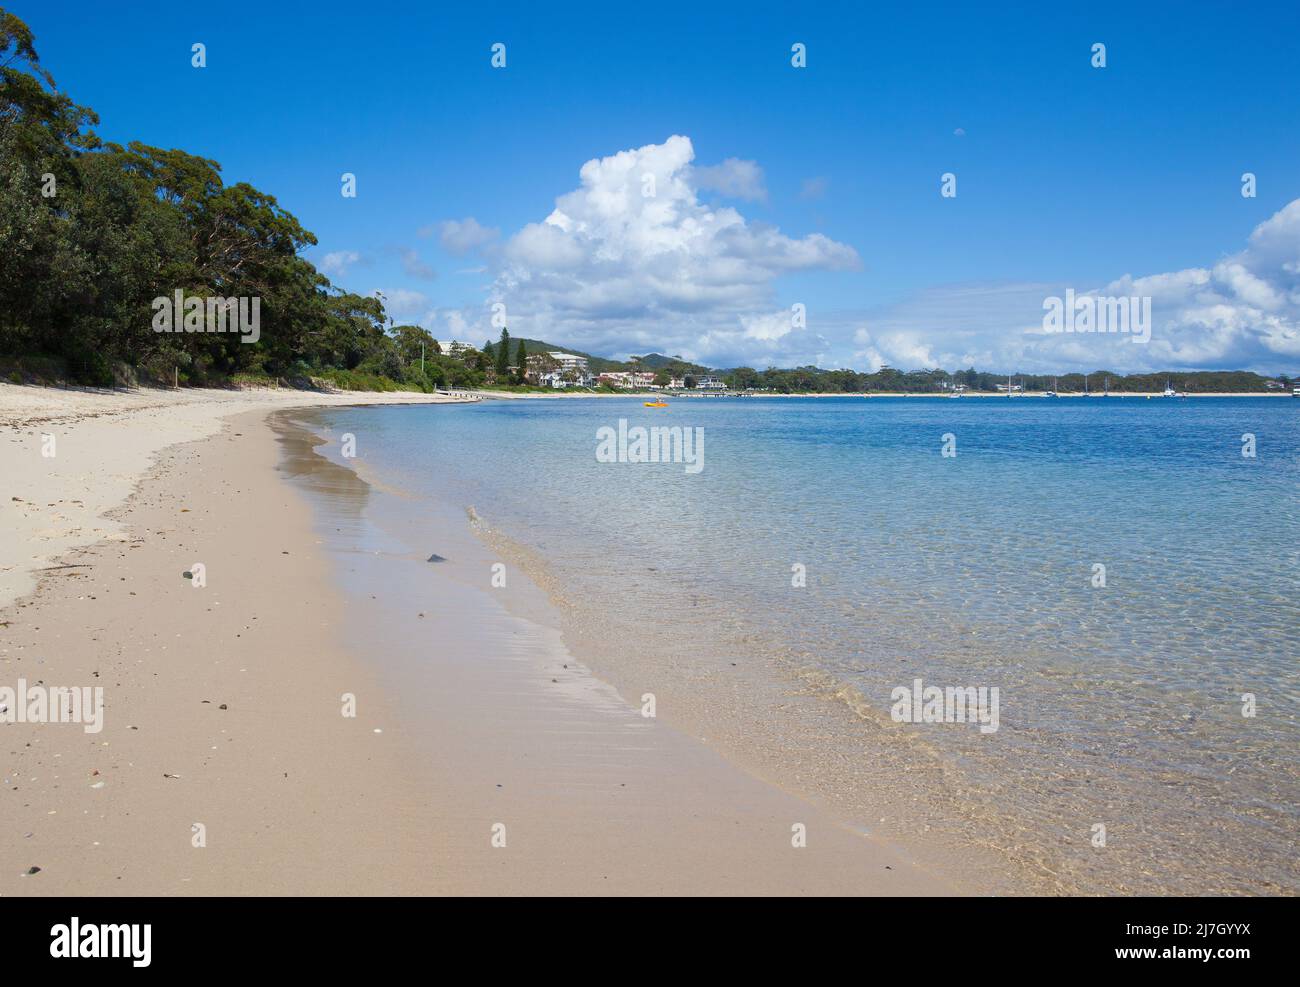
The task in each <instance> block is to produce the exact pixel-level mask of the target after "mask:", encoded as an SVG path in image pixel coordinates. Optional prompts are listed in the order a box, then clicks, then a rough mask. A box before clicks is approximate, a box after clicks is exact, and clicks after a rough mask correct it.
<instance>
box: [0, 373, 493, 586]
mask: <svg viewBox="0 0 1300 987" xmlns="http://www.w3.org/2000/svg"><path fill="white" fill-rule="evenodd" d="M465 400H469V399H466V398H453V397H448V396H444V395H429V394H421V393H417V392H405V391H401V392H384V393H378V394H369V393H366V394H354V393H351V392H349V393H337V394H336V393H323V392H314V391H288V390H278V389H276V390H248V391H226V390H211V389H198V388H195V389H187V390H182V391H170V390H157V389H149V388H141V389H136V390H132V391H96V390H89V389H71V390H63V389H56V388H38V387H28V386H23V385H14V384H5V383H0V457H2V459H3V464H4V476H5V479H6V484H5V490H4V496H3V497H2V498H0V510H2V511H3V512H4V524H3V525H2V526H0V606H5V605H7V604H9V603H12V602H13V601H14V600H16V599H17V598H19V597H20V596H23V595H25V594H27V593H30V592H32V590H33V589H35V586H36V581H35V577H34V573H36V572H37V571H38V570H40V569H42V568H46V567H48V566H50V565H51V564H52V563H53V561H54V559H55V558H56V557H58V556H59V555H61V554H63V553H66V552H69V551H72V550H74V549H78V548H82V547H85V546H87V545H92V544H94V543H95V542H97V541H100V540H102V539H105V538H108V539H114V540H117V541H121V540H122V539H123V538H124V533H123V531H122V529H121V526H120V525H117V524H115V523H114V522H112V521H111V520H109V519H107V518H106V517H105V515H106V514H108V512H110V511H112V510H113V509H114V508H116V507H118V506H120V505H121V504H122V503H124V502H125V501H126V499H127V498H128V497H129V496H130V495H131V492H132V490H133V488H134V486H135V483H136V482H137V480H138V479H139V478H140V477H142V476H144V475H145V474H146V473H147V472H148V471H149V469H150V468H151V467H152V465H153V463H154V461H155V459H156V457H157V456H158V455H159V453H161V452H162V450H164V449H166V448H167V447H169V446H171V445H174V444H176V443H178V442H187V441H192V440H194V439H199V438H203V437H206V436H210V435H213V434H216V433H217V432H218V431H220V429H221V427H222V421H223V419H225V418H227V417H230V416H232V415H235V414H239V413H240V412H243V411H250V410H255V409H260V408H266V409H274V408H283V407H325V406H340V405H360V404H445V403H456V402H462V401H465Z"/></svg>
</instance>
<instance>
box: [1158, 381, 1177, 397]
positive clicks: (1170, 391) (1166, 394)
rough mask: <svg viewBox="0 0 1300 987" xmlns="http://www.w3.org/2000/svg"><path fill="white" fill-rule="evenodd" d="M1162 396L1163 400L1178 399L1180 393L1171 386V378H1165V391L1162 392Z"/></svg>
mask: <svg viewBox="0 0 1300 987" xmlns="http://www.w3.org/2000/svg"><path fill="white" fill-rule="evenodd" d="M1160 396H1161V397H1162V398H1176V397H1178V392H1177V391H1175V390H1174V389H1173V388H1172V387H1170V386H1169V378H1167V377H1166V378H1165V389H1164V390H1163V391H1162V392H1161V394H1160Z"/></svg>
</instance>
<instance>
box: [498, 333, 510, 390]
mask: <svg viewBox="0 0 1300 987" xmlns="http://www.w3.org/2000/svg"><path fill="white" fill-rule="evenodd" d="M496 358H497V380H498V381H501V382H502V383H504V382H505V379H506V373H507V372H508V371H509V368H510V330H509V329H506V328H504V327H502V329H501V342H500V344H499V345H498V346H497V347H496Z"/></svg>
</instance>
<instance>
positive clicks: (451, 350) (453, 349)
mask: <svg viewBox="0 0 1300 987" xmlns="http://www.w3.org/2000/svg"><path fill="white" fill-rule="evenodd" d="M437 342H438V350H439V352H441V353H443V354H445V355H446V356H457V355H458V354H460V353H464V352H465V351H466V350H472V349H473V348H474V347H473V346H471V345H470V344H469V343H462V342H461V341H460V340H459V339H439V340H438V341H437Z"/></svg>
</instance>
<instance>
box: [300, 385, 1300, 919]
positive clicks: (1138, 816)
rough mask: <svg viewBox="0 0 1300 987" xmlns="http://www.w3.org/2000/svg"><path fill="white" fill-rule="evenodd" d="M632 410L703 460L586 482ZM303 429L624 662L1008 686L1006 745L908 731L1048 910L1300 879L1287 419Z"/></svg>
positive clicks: (864, 698)
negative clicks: (635, 646)
mask: <svg viewBox="0 0 1300 987" xmlns="http://www.w3.org/2000/svg"><path fill="white" fill-rule="evenodd" d="M620 418H626V419H628V421H629V423H630V424H631V425H637V424H645V425H655V424H657V425H683V426H688V427H695V426H699V427H702V428H703V429H704V437H705V441H704V468H703V470H702V471H701V472H699V473H698V474H690V473H687V472H686V471H685V469H684V467H683V465H682V464H680V463H679V464H639V463H602V462H598V461H597V458H596V446H597V435H596V432H597V429H598V428H600V427H601V426H612V427H617V424H618V420H619V419H620ZM323 419H324V420H325V422H326V423H327V424H328V425H329V426H330V427H331V429H332V430H333V431H334V432H335V433H338V432H340V431H349V432H352V433H354V434H356V435H357V443H358V453H359V458H360V459H362V460H363V461H364V463H365V464H366V466H367V468H368V469H370V470H372V471H374V472H375V473H376V474H377V475H378V476H380V477H382V478H384V479H385V480H388V481H390V482H392V483H394V484H395V485H398V486H400V487H402V488H404V489H406V490H408V491H411V492H415V493H417V494H428V495H429V496H431V497H433V498H435V499H438V500H440V501H442V502H444V503H453V504H456V505H459V506H465V505H473V506H474V507H475V508H476V510H477V511H478V512H479V513H480V514H481V515H483V517H484V518H486V519H488V520H489V521H490V522H491V523H492V524H493V525H494V526H495V527H497V528H499V529H501V530H502V531H504V532H505V533H506V534H508V535H509V536H511V537H512V538H514V539H515V540H517V541H519V542H521V543H523V544H524V545H527V546H529V547H531V548H533V549H535V550H536V551H537V552H538V553H539V554H540V555H541V556H542V557H543V558H544V559H545V560H546V561H547V563H548V565H549V567H550V568H551V569H552V570H553V572H554V573H555V575H556V577H557V578H558V580H559V582H560V584H561V585H563V586H564V587H565V595H566V597H567V598H568V599H570V600H574V601H578V605H579V606H580V607H585V608H588V609H590V610H591V611H592V612H593V613H603V614H606V615H611V614H612V615H616V616H617V617H618V618H619V620H620V622H621V624H622V625H623V626H624V627H625V628H627V629H629V630H632V631H634V632H635V634H636V635H637V637H638V643H639V645H640V646H641V647H645V648H653V649H663V648H672V647H676V648H678V649H679V650H680V651H682V653H683V654H685V655H687V656H688V657H687V658H686V659H684V660H689V655H691V654H695V655H698V656H700V658H701V660H706V658H707V657H710V656H712V657H716V656H717V655H720V654H733V653H739V652H744V653H745V654H747V655H755V654H757V655H765V656H769V657H771V658H772V659H773V660H774V661H776V660H779V661H783V662H787V663H792V667H797V668H800V669H813V670H818V671H820V672H821V673H824V675H825V676H826V677H827V678H828V679H829V680H832V681H834V682H836V683H843V684H846V685H849V686H852V687H853V690H856V691H855V692H854V695H855V697H857V698H856V699H855V702H854V709H855V711H856V714H857V715H859V716H867V717H871V716H876V717H879V718H880V719H881V721H882V722H889V711H890V707H891V699H890V692H891V690H892V689H893V688H895V687H898V686H910V684H911V682H912V680H913V679H914V678H918V677H919V678H922V679H923V680H924V682H925V683H926V684H934V685H939V686H976V687H980V686H987V687H997V688H998V689H999V692H1000V697H1001V699H1000V721H1001V722H1000V727H999V729H998V731H997V732H996V733H992V734H983V733H980V732H979V731H978V730H976V729H975V728H973V727H972V726H970V725H968V724H921V725H915V726H912V727H909V729H912V730H914V731H917V732H920V731H924V736H925V739H926V742H927V751H929V752H930V753H933V752H935V751H937V752H938V755H939V756H941V757H943V758H945V759H947V760H948V761H949V762H950V764H951V765H952V767H953V770H954V771H955V772H957V773H958V774H959V776H960V777H961V778H962V779H963V781H962V788H963V791H962V794H961V798H960V800H959V801H961V802H963V803H966V804H968V805H969V807H970V808H971V809H972V810H974V809H975V808H977V807H978V808H981V809H984V810H988V811H987V812H986V813H982V814H981V815H980V818H981V823H980V825H981V826H984V827H993V828H994V829H997V828H999V827H1000V828H1002V829H1004V830H1006V831H1005V832H995V833H991V834H986V837H985V840H984V842H986V843H987V844H989V845H996V846H1011V845H1014V846H1016V847H1019V848H1026V847H1028V848H1029V849H1028V851H1027V852H1028V855H1029V856H1030V857H1032V858H1033V859H1034V860H1036V861H1038V862H1039V863H1040V864H1042V866H1043V868H1044V869H1045V870H1046V871H1047V872H1048V873H1050V874H1052V875H1054V876H1056V877H1057V878H1059V884H1058V886H1059V887H1060V888H1061V889H1062V890H1074V891H1077V890H1083V891H1108V890H1143V891H1153V892H1154V891H1161V890H1170V891H1185V892H1208V893H1216V892H1225V893H1233V892H1243V891H1244V892H1251V891H1255V892H1265V893H1277V892H1283V893H1294V892H1295V891H1296V890H1297V888H1298V887H1300V880H1298V878H1297V870H1296V863H1295V858H1296V837H1297V821H1298V818H1300V817H1298V812H1300V810H1298V808H1297V806H1298V803H1300V775H1298V774H1297V760H1300V723H1298V722H1297V719H1296V715H1295V710H1296V703H1297V700H1298V699H1300V673H1298V671H1297V656H1298V655H1300V604H1298V603H1297V600H1298V599H1300V594H1298V593H1297V590H1298V589H1300V493H1298V491H1300V401H1295V400H1289V399H1266V398H1260V399H1253V398H1232V399H1229V398H1224V399H1215V398H1198V399H1190V400H1167V399H1151V400H1147V399H1140V398H1123V399H1121V398H1108V399H1100V398H1097V399H1090V400H1084V399H1060V400H1050V399H1037V398H1018V399H965V400H960V401H953V400H945V399H915V398H908V399H886V398H873V399H862V398H826V399H803V400H799V399H794V400H791V399H785V400H782V399H763V398H750V399H711V400H703V399H692V400H675V401H672V402H671V403H670V406H669V407H668V408H663V409H648V408H644V407H643V406H642V404H641V401H640V399H637V400H627V401H624V400H621V399H605V400H559V401H497V402H487V403H483V404H479V405H467V406H453V407H448V406H443V407H429V408H399V407H387V408H385V407H380V408H365V409H362V408H347V409H337V410H330V411H328V412H325V413H323ZM948 433H950V434H951V435H952V436H953V437H955V442H956V453H957V454H956V456H955V457H945V456H942V455H941V447H942V445H943V441H944V439H943V437H944V436H945V434H948ZM1244 433H1251V434H1253V435H1254V436H1255V442H1256V452H1257V454H1256V456H1255V457H1254V458H1247V457H1243V455H1242V447H1243V439H1242V436H1243V434H1244ZM796 565H802V566H804V567H806V586H802V587H797V586H793V585H792V567H794V566H796ZM1096 565H1103V566H1105V586H1104V587H1103V586H1096V585H1094V582H1095V578H1096V570H1095V568H1094V567H1095V566H1096ZM684 643H688V644H689V647H683V644H684ZM1248 693H1249V694H1252V695H1253V696H1254V697H1255V703H1256V715H1255V716H1253V717H1248V716H1243V702H1244V701H1243V695H1244V694H1248ZM841 712H842V711H841ZM834 722H835V721H834V720H833V719H829V720H828V724H833V723H834ZM977 803H978V806H977ZM1096 824H1104V825H1105V826H1106V828H1107V841H1108V842H1107V847H1108V848H1109V849H1107V848H1098V847H1096V846H1095V845H1094V843H1093V836H1094V833H1095V829H1094V827H1095V825H1096ZM1098 851H1100V852H1098Z"/></svg>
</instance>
